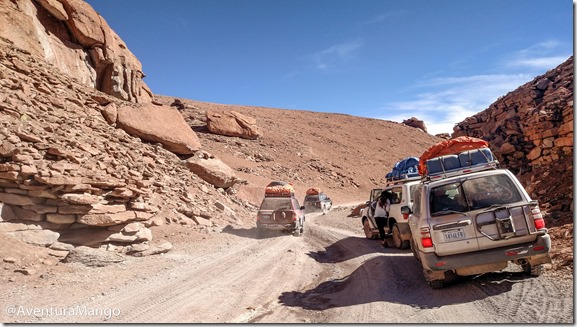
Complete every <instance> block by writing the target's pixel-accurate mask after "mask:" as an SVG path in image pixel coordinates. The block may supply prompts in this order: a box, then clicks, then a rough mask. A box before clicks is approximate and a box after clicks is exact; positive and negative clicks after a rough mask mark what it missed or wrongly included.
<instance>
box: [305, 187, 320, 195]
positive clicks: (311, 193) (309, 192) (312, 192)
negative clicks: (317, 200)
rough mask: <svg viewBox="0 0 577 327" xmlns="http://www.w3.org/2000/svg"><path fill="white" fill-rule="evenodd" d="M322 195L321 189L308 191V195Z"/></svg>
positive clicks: (315, 188) (312, 188)
mask: <svg viewBox="0 0 577 327" xmlns="http://www.w3.org/2000/svg"><path fill="white" fill-rule="evenodd" d="M319 193H321V189H320V188H318V187H311V188H309V189H308V190H307V195H318V194H319Z"/></svg>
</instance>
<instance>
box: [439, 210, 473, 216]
mask: <svg viewBox="0 0 577 327" xmlns="http://www.w3.org/2000/svg"><path fill="white" fill-rule="evenodd" d="M450 213H455V214H461V215H465V216H466V215H467V214H466V213H464V212H462V211H455V210H441V211H437V212H435V213H432V214H431V216H442V215H448V214H450Z"/></svg>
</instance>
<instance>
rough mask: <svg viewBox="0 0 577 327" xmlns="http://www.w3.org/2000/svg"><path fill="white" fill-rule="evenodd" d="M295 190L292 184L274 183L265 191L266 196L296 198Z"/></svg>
mask: <svg viewBox="0 0 577 327" xmlns="http://www.w3.org/2000/svg"><path fill="white" fill-rule="evenodd" d="M294 195H295V189H294V187H293V185H292V184H291V183H287V182H281V181H273V182H270V183H269V184H268V185H267V186H266V188H265V189H264V196H265V197H269V196H289V197H290V196H294Z"/></svg>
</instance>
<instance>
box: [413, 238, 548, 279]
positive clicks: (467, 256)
mask: <svg viewBox="0 0 577 327" xmlns="http://www.w3.org/2000/svg"><path fill="white" fill-rule="evenodd" d="M541 247H542V249H540V250H535V248H538V249H539V248H541ZM550 249H551V238H550V237H549V235H548V234H544V235H539V236H537V239H536V240H535V241H534V242H530V243H523V244H515V245H510V246H504V247H500V248H495V249H489V250H483V251H476V252H468V253H461V254H453V255H448V256H443V257H439V256H437V255H436V254H435V253H424V252H420V253H419V255H420V258H421V263H422V264H423V268H424V269H426V270H431V271H446V270H453V269H459V268H464V267H471V266H479V265H487V264H492V263H499V262H508V261H515V260H519V259H529V260H530V261H531V263H532V264H541V263H549V262H551V258H550V256H549V250H550Z"/></svg>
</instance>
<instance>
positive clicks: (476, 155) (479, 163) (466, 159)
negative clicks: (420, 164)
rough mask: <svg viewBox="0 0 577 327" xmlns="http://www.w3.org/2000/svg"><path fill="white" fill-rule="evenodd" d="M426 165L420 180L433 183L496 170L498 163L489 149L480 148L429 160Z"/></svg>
mask: <svg viewBox="0 0 577 327" xmlns="http://www.w3.org/2000/svg"><path fill="white" fill-rule="evenodd" d="M426 165H427V173H426V174H425V175H423V177H422V180H423V181H434V180H440V179H443V178H448V177H454V176H459V175H466V174H470V173H474V172H479V171H484V170H493V169H497V168H499V167H498V166H499V161H497V160H496V159H495V157H494V156H493V153H492V152H491V150H490V149H489V148H480V149H474V150H468V151H462V152H459V153H457V154H449V155H444V156H439V157H436V158H433V159H429V160H427V161H426Z"/></svg>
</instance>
